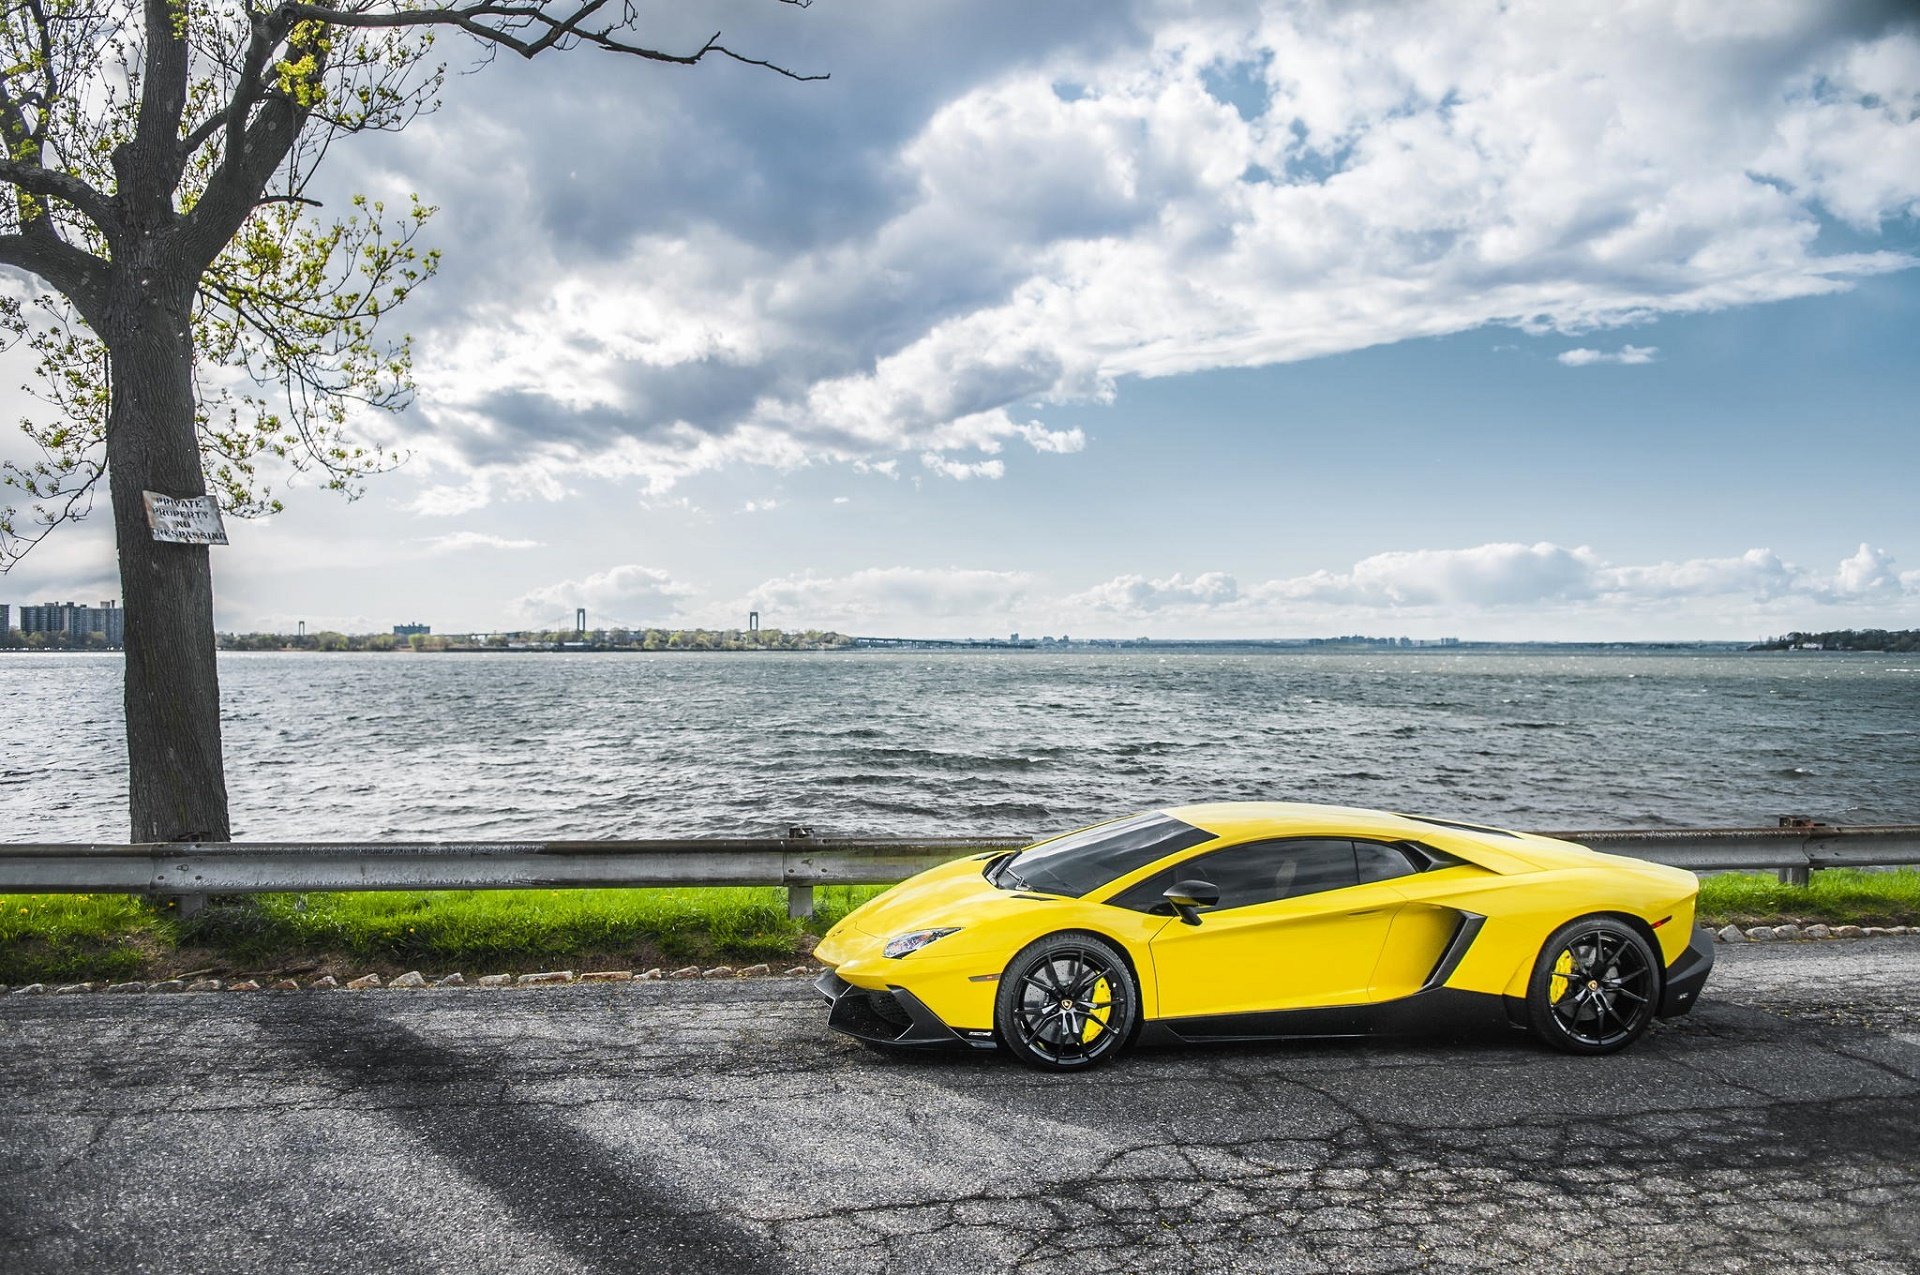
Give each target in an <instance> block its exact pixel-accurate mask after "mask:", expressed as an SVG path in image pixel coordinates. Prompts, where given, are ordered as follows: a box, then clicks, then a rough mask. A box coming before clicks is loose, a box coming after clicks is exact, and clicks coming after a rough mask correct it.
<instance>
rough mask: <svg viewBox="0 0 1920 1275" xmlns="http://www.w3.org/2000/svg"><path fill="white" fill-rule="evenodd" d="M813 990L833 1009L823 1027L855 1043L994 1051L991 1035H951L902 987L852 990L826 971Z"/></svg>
mask: <svg viewBox="0 0 1920 1275" xmlns="http://www.w3.org/2000/svg"><path fill="white" fill-rule="evenodd" d="M813 990H814V991H816V992H818V993H820V995H821V997H822V999H824V1000H825V1001H826V1002H827V1004H828V1005H830V1006H832V1009H831V1010H829V1011H828V1014H827V1026H829V1027H831V1028H833V1029H834V1030H835V1031H838V1032H845V1033H846V1034H847V1035H849V1036H852V1037H855V1038H857V1039H859V1040H867V1041H872V1042H873V1043H875V1044H878V1045H897V1046H899V1047H901V1048H934V1047H939V1046H947V1045H972V1046H973V1047H974V1048H975V1049H993V1048H995V1043H994V1039H993V1033H992V1032H974V1031H969V1032H965V1033H962V1032H957V1031H955V1030H954V1029H953V1028H951V1027H949V1026H947V1025H946V1024H945V1023H944V1022H942V1021H940V1016H939V1015H938V1014H936V1013H934V1012H933V1011H932V1010H930V1009H928V1008H927V1006H926V1003H925V1002H923V1001H922V1000H921V999H920V998H919V997H918V996H915V995H914V994H913V993H912V992H910V991H908V990H907V989H906V988H904V987H892V986H889V987H888V988H887V989H886V990H885V991H875V990H873V989H872V988H866V987H856V986H854V985H853V984H852V983H849V982H848V981H847V980H846V979H844V978H841V977H840V976H839V975H838V974H836V973H834V972H833V971H832V970H828V971H826V972H825V973H824V974H822V975H821V976H820V977H819V978H817V979H815V980H814V982H813Z"/></svg>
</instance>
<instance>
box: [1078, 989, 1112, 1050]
mask: <svg viewBox="0 0 1920 1275" xmlns="http://www.w3.org/2000/svg"><path fill="white" fill-rule="evenodd" d="M1087 999H1088V1000H1089V1001H1091V1002H1093V1003H1094V1004H1095V1005H1105V1006H1106V1008H1105V1009H1096V1010H1090V1011H1089V1012H1088V1013H1087V1025H1086V1026H1085V1027H1082V1028H1081V1029H1080V1042H1081V1043H1082V1044H1086V1045H1091V1044H1092V1043H1093V1038H1094V1037H1095V1036H1098V1035H1099V1034H1100V1033H1101V1032H1103V1031H1105V1030H1106V1029H1105V1028H1103V1027H1102V1026H1100V1024H1099V1023H1096V1022H1095V1021H1094V1015H1095V1014H1098V1015H1100V1016H1101V1018H1103V1019H1107V1020H1111V1019H1112V1017H1113V989H1112V988H1111V987H1108V986H1107V980H1106V979H1104V978H1103V979H1100V980H1099V981H1098V982H1096V983H1095V984H1094V985H1093V994H1092V995H1090V996H1088V997H1087Z"/></svg>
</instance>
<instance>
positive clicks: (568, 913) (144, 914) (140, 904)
mask: <svg viewBox="0 0 1920 1275" xmlns="http://www.w3.org/2000/svg"><path fill="white" fill-rule="evenodd" d="M881 888H882V887H879V886H831V887H824V888H821V889H819V890H816V891H815V892H814V897H815V907H816V908H817V911H816V913H815V915H814V916H813V917H812V918H810V919H808V920H795V919H792V918H790V917H788V916H787V904H786V892H785V891H784V890H779V889H772V888H726V889H682V890H466V891H415V892H407V893H399V892H378V893H354V894H265V895H258V896H255V897H254V898H253V899H251V900H244V901H234V902H222V903H216V904H215V905H214V906H212V907H209V908H208V909H206V910H205V911H203V912H201V913H200V914H199V915H198V916H195V917H193V918H191V919H182V918H181V917H179V916H178V915H177V914H176V913H174V912H172V911H170V910H169V909H167V908H165V907H164V906H161V905H157V904H155V903H152V902H149V901H147V900H143V899H139V898H134V897H130V896H128V895H120V894H42V895H0V984H16V985H17V984H21V983H31V982H77V981H80V980H83V979H135V978H146V979H151V978H164V977H168V976H171V975H176V974H181V973H185V972H188V971H192V970H201V969H211V970H214V971H217V972H228V973H239V972H247V973H253V972H260V973H266V972H272V971H281V970H295V969H306V970H309V971H312V972H315V973H319V972H326V973H333V974H348V973H364V972H366V971H369V970H371V971H374V972H378V973H381V974H388V973H397V972H399V971H402V970H408V969H419V970H423V971H427V972H430V973H431V972H446V971H452V970H461V971H464V972H466V973H468V974H479V973H495V972H506V973H525V972H528V971H531V970H537V969H552V968H555V967H556V966H572V967H574V968H577V969H584V968H617V969H644V968H648V967H651V966H655V965H661V966H669V967H671V966H676V965H689V964H717V963H727V964H741V963H754V962H761V961H765V962H768V963H771V964H775V965H778V964H780V963H782V962H790V961H792V960H797V959H798V958H799V957H800V956H802V955H803V954H804V953H805V952H807V951H808V950H810V949H811V947H812V940H813V939H814V938H815V937H817V936H818V935H820V934H821V933H823V932H824V931H825V930H826V928H827V927H828V926H830V925H832V924H833V923H834V922H835V921H837V920H839V919H840V918H841V917H842V916H845V915H846V914H847V913H848V912H849V911H851V910H852V909H854V908H855V907H858V906H859V905H860V904H861V903H864V902H865V901H866V900H867V899H870V898H872V897H873V896H874V895H876V894H878V893H880V891H881ZM1700 919H1701V920H1702V921H1705V922H1707V923H1708V924H1710V925H1713V926H1715V927H1716V928H1717V927H1719V926H1722V925H1726V924H1728V923H1729V922H1731V923H1733V924H1736V925H1777V924H1780V923H1783V922H1787V921H1793V922H1798V923H1800V924H1802V925H1807V924H1812V923H1813V922H1816V921H1819V922H1824V923H1826V924H1828V925H1920V869H1913V868H1901V869H1898V870H1894V871H1863V870H1860V869H1853V868H1835V869H1831V870H1829V871H1825V872H1816V873H1814V874H1813V884H1812V885H1810V886H1805V887H1800V886H1789V885H1782V884H1780V882H1779V881H1777V880H1776V879H1775V878H1774V876H1773V875H1772V874H1769V873H1753V872H1726V873H1719V874H1716V875H1713V876H1709V877H1706V878H1705V879H1703V880H1702V882H1701V886H1700Z"/></svg>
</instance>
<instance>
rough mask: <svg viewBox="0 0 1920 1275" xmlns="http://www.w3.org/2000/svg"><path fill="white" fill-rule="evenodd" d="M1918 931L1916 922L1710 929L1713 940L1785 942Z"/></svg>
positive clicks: (1728, 941) (1893, 934) (1857, 937)
mask: <svg viewBox="0 0 1920 1275" xmlns="http://www.w3.org/2000/svg"><path fill="white" fill-rule="evenodd" d="M1910 934H1920V925H1865V926H1862V925H1820V924H1817V923H1816V924H1814V925H1807V926H1800V925H1795V924H1794V923H1793V922H1791V921H1789V922H1787V923H1786V924H1785V925H1755V926H1752V927H1750V928H1748V929H1745V930H1742V929H1741V928H1740V927H1739V926H1737V925H1726V926H1722V927H1721V928H1720V929H1718V930H1716V931H1714V935H1713V938H1714V942H1716V943H1786V942H1794V941H1797V940H1808V939H1810V940H1812V941H1814V942H1820V941H1822V940H1827V939H1877V938H1894V937H1901V936H1905V935H1910Z"/></svg>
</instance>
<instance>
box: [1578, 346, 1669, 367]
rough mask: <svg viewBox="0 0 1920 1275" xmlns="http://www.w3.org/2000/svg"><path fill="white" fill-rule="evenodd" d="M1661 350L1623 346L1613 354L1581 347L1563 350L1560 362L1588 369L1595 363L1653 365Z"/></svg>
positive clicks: (1650, 347)
mask: <svg viewBox="0 0 1920 1275" xmlns="http://www.w3.org/2000/svg"><path fill="white" fill-rule="evenodd" d="M1658 353H1660V348H1659V347H1658V346H1654V345H1623V346H1621V347H1620V348H1619V349H1618V350H1615V351H1613V352H1611V353H1609V352H1607V351H1606V350H1593V349H1587V348H1585V347H1581V348H1579V349H1574V350H1562V351H1561V352H1560V355H1559V358H1560V361H1561V362H1562V363H1564V364H1566V365H1567V366H1568V367H1587V366H1589V365H1590V364H1594V363H1625V364H1628V365H1633V364H1638V363H1651V362H1653V359H1654V356H1655V355H1657V354H1658Z"/></svg>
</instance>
